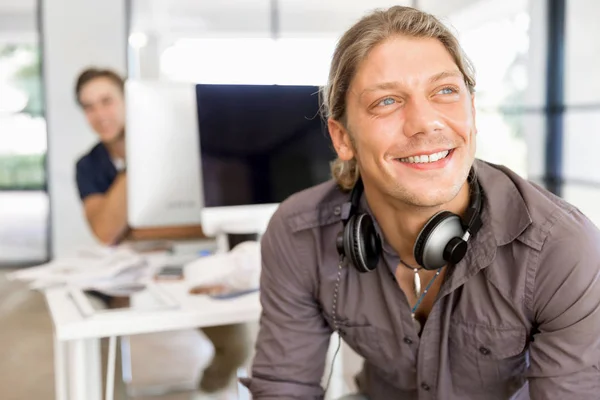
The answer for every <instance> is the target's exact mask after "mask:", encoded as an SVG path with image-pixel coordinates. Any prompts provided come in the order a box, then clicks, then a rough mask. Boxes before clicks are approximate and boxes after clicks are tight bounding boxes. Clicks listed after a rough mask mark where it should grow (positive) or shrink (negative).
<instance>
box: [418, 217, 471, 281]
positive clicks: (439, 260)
mask: <svg viewBox="0 0 600 400" xmlns="http://www.w3.org/2000/svg"><path fill="white" fill-rule="evenodd" d="M463 234H464V231H463V227H462V223H461V220H460V217H459V216H458V215H456V214H454V213H451V212H450V211H441V212H439V213H437V214H435V215H434V216H433V217H431V219H430V220H429V221H427V223H426V224H425V226H424V227H423V229H421V232H419V235H418V236H417V240H416V241H415V246H414V249H413V253H414V254H413V255H414V257H415V261H416V262H417V264H419V265H420V266H422V267H423V268H424V269H426V270H435V269H438V268H441V267H443V266H444V265H446V264H447V262H448V261H450V260H448V259H446V257H445V256H446V251H445V250H446V248H447V246H448V244H449V243H450V242H451V241H452V240H453V239H454V238H460V237H461V236H462V235H463Z"/></svg>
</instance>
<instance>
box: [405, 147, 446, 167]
mask: <svg viewBox="0 0 600 400" xmlns="http://www.w3.org/2000/svg"><path fill="white" fill-rule="evenodd" d="M448 153H450V151H448V150H444V151H440V152H439V153H434V154H430V155H428V156H427V155H422V156H411V157H406V158H401V159H400V161H401V162H405V163H409V164H415V163H419V164H424V163H431V162H436V161H439V160H441V159H442V158H446V156H447V155H448Z"/></svg>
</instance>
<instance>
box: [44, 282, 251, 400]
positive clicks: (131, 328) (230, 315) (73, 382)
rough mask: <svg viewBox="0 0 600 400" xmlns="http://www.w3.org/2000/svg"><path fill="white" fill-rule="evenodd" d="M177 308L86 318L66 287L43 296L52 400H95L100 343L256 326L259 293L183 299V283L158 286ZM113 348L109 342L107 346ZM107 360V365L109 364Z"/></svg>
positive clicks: (97, 397)
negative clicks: (50, 338) (50, 343)
mask: <svg viewBox="0 0 600 400" xmlns="http://www.w3.org/2000/svg"><path fill="white" fill-rule="evenodd" d="M157 287H158V289H159V290H161V291H163V292H164V293H166V294H167V295H169V296H171V298H172V299H174V300H175V302H176V303H177V304H178V308H176V309H168V310H155V311H135V310H124V311H118V312H116V311H114V312H108V313H105V314H103V315H96V316H92V317H85V316H84V315H83V314H82V312H81V311H80V309H79V308H78V307H77V305H76V304H75V302H74V300H73V298H72V297H71V295H70V293H69V290H67V289H66V288H58V289H50V290H47V291H46V292H45V297H46V301H47V303H48V307H49V309H50V313H51V316H52V320H53V323H54V348H55V351H54V354H55V356H54V357H55V386H56V399H57V400H100V399H101V397H102V384H101V382H102V379H101V374H102V373H106V371H101V370H100V369H101V367H100V365H101V363H100V338H103V337H116V336H125V335H135V334H142V333H153V332H161V331H170V330H180V329H189V328H200V327H206V326H217V325H227V324H234V323H243V322H252V321H258V319H259V316H260V312H261V306H260V302H259V295H258V293H252V294H248V295H245V296H242V297H238V298H235V299H230V300H213V299H211V298H209V297H207V296H197V295H188V294H187V284H186V283H185V282H183V283H180V282H178V283H161V284H159V285H157ZM111 345H114V343H111ZM110 364H111V363H110V360H109V365H110Z"/></svg>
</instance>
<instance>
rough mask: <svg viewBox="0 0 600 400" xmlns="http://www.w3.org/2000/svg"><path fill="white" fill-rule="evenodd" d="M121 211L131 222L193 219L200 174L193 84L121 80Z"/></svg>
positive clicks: (197, 209) (159, 223) (197, 221)
mask: <svg viewBox="0 0 600 400" xmlns="http://www.w3.org/2000/svg"><path fill="white" fill-rule="evenodd" d="M125 103H126V128H125V130H126V134H125V138H126V139H125V140H126V154H127V215H128V223H129V226H130V227H132V228H152V227H167V226H190V225H199V224H200V222H201V209H202V201H203V198H202V174H201V172H200V167H201V165H200V150H199V149H200V145H199V138H198V114H197V110H196V91H195V84H192V83H175V82H159V81H135V80H129V81H127V82H126V84H125Z"/></svg>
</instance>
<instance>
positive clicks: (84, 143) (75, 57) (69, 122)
mask: <svg viewBox="0 0 600 400" xmlns="http://www.w3.org/2000/svg"><path fill="white" fill-rule="evenodd" d="M41 13H42V19H41V20H42V43H43V52H44V59H43V68H44V70H43V74H44V82H45V96H46V119H47V126H48V184H49V194H50V205H51V219H52V233H51V240H52V255H53V256H54V257H60V256H63V255H65V254H69V253H71V252H72V251H74V250H75V249H76V248H77V247H80V246H85V245H89V244H93V243H94V239H93V237H92V235H91V233H90V230H89V228H88V226H87V224H86V222H85V219H84V217H83V209H82V206H81V202H80V200H79V196H78V192H77V186H76V183H75V163H76V161H77V159H78V158H79V157H80V156H81V155H82V154H84V153H85V152H86V151H87V150H88V149H89V148H90V147H91V146H92V145H93V144H94V143H95V142H96V136H95V135H94V133H93V132H92V131H91V130H90V128H89V127H88V125H87V123H86V121H85V119H84V117H83V115H82V113H81V110H80V109H79V108H78V106H77V104H76V102H75V99H74V95H73V87H74V84H75V80H76V78H77V75H78V74H79V72H80V71H81V70H82V69H83V68H85V67H88V66H90V65H100V66H104V67H111V68H114V69H115V70H117V71H118V72H120V73H125V72H126V65H127V64H126V45H127V39H126V36H127V32H126V15H125V1H124V0H110V1H96V0H46V1H42V4H41Z"/></svg>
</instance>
